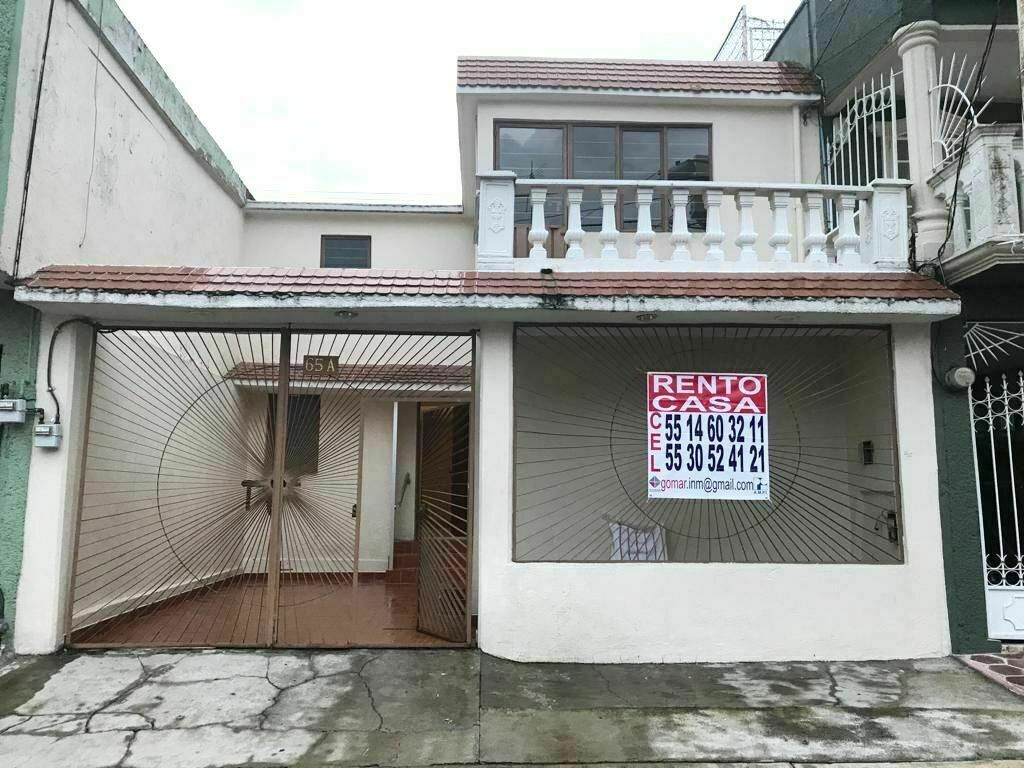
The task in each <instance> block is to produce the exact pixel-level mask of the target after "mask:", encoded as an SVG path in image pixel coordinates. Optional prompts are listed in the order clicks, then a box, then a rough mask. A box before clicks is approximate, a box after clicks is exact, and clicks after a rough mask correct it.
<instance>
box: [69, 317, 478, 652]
mask: <svg viewBox="0 0 1024 768" xmlns="http://www.w3.org/2000/svg"><path fill="white" fill-rule="evenodd" d="M472 372H473V340H472V337H470V336H460V335H429V334H387V333H325V332H308V333H307V332H292V331H283V332H277V331H262V330H254V331H236V330H232V331H207V330H203V331H199V330H189V331H182V330H151V329H116V330H104V331H100V332H99V333H98V334H97V341H96V350H95V358H94V366H93V376H92V381H91V391H90V406H89V414H88V437H87V446H86V456H85V464H84V469H83V477H82V490H81V498H80V504H79V517H78V527H77V533H76V545H75V558H74V573H73V580H72V594H71V600H70V601H69V606H68V613H69V615H68V627H69V637H68V639H69V641H70V643H71V644H73V645H84V646H88V645H97V646H116V645H151V646H152V645H155V646H196V645H204V646H210V645H215V646H267V645H279V646H324V647H343V646H354V645H423V644H430V643H429V640H430V638H429V637H428V636H427V635H426V634H424V633H423V632H417V631H416V630H417V624H421V625H424V629H425V630H426V631H428V632H430V622H429V621H427V622H424V621H422V620H418V619H419V618H420V617H419V615H420V614H422V613H423V611H424V603H427V604H429V603H430V602H431V600H430V598H429V596H428V599H427V600H423V599H421V600H420V601H418V603H419V604H417V601H416V598H415V587H414V586H412V587H408V588H407V589H408V590H411V591H408V595H410V596H411V602H410V601H406V602H402V599H404V598H402V599H399V598H398V597H396V595H398V594H399V593H398V592H397V591H390V590H391V587H390V585H389V584H388V582H389V579H388V578H387V573H385V572H381V571H380V569H379V568H376V569H373V570H371V571H364V572H363V573H361V565H360V564H361V562H362V561H366V560H367V558H368V557H369V555H368V554H367V553H368V551H369V550H370V548H371V545H372V546H374V547H376V548H377V549H378V550H379V549H380V548H381V547H382V546H390V544H391V540H392V533H393V526H394V514H395V510H394V508H393V507H392V505H393V503H394V495H393V491H394V484H395V471H396V468H395V466H393V465H389V464H388V460H387V459H383V460H382V459H381V458H380V453H381V451H380V450H379V448H380V446H388V445H392V447H394V445H395V443H391V442H389V441H391V440H394V441H397V440H398V435H397V421H389V418H390V416H389V414H391V413H394V414H395V418H396V419H397V408H398V405H397V404H398V403H402V402H410V401H411V402H418V403H448V402H467V403H468V402H471V401H472V382H473V373H472ZM369 410H373V412H375V413H376V414H378V418H377V419H376V420H375V421H373V420H371V419H369V418H368V417H367V413H368V412H369ZM467 412H468V406H467ZM374 430H375V431H374ZM413 439H415V438H413ZM367 441H370V442H372V443H373V444H375V445H376V446H377V447H378V450H377V452H376V453H375V454H374V455H373V456H372V457H371V458H370V459H367V461H373V462H376V464H375V465H374V466H364V459H363V446H364V443H366V442H367ZM394 454H395V451H394V450H392V455H394ZM395 460H396V459H392V461H395ZM467 461H468V456H467ZM365 477H372V478H374V485H373V487H372V488H369V489H364V488H363V487H362V484H363V479H364V478H365ZM380 478H385V481H384V482H381V481H380ZM388 484H390V487H388ZM368 499H369V500H370V501H369V503H368V504H367V503H366V502H367V500H368ZM364 505H365V506H367V509H366V510H364V509H362V506H364ZM465 517H466V521H467V522H466V524H467V525H468V519H469V510H468V497H467V504H466V510H465ZM361 536H362V537H363V538H364V539H366V541H364V542H363V543H362V545H361V542H360V539H361ZM417 538H419V536H417ZM381 542H383V544H382V543H381ZM461 547H462V548H463V550H464V551H461V552H460V553H459V555H458V557H457V558H456V560H455V561H453V562H454V564H453V565H452V567H450V568H446V569H442V570H440V571H438V572H437V574H436V575H435V576H434V577H433V578H432V581H431V588H432V589H436V590H438V593H439V594H444V595H448V594H452V593H454V594H458V595H462V596H463V599H462V602H461V604H460V605H452V606H449V610H450V611H451V610H453V611H456V612H458V613H459V616H460V617H461V618H462V623H463V626H466V627H468V620H467V619H466V611H467V603H466V600H465V599H464V598H465V596H466V595H468V588H467V586H466V585H467V584H468V579H469V538H468V537H463V538H462V539H461ZM390 556H391V553H390V552H388V553H387V557H390ZM370 559H371V560H372V559H373V558H370ZM374 562H377V560H374ZM398 589H399V588H398V587H395V590H398ZM385 590H388V591H385ZM453 590H454V592H453ZM410 612H411V615H410ZM403 621H404V622H405V623H404V624H402V626H398V624H401V623H402V622H403ZM431 634H434V635H439V634H441V633H438V632H436V631H434V632H431ZM443 639H444V640H445V641H447V642H456V643H463V642H467V641H468V639H469V638H468V635H466V634H465V633H463V634H455V635H453V634H451V633H446V634H444V638H443Z"/></svg>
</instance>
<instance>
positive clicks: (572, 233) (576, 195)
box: [565, 189, 583, 259]
mask: <svg viewBox="0 0 1024 768" xmlns="http://www.w3.org/2000/svg"><path fill="white" fill-rule="evenodd" d="M566 201H567V202H568V205H569V226H568V227H567V228H566V230H565V244H566V245H567V246H568V247H567V248H566V249H565V258H567V259H581V258H583V224H582V221H581V217H580V206H581V205H582V204H583V190H582V189H570V190H569V191H568V192H566Z"/></svg>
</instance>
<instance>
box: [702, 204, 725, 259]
mask: <svg viewBox="0 0 1024 768" xmlns="http://www.w3.org/2000/svg"><path fill="white" fill-rule="evenodd" d="M704 203H705V206H706V207H707V210H708V223H707V229H705V231H704V245H706V246H707V250H706V251H705V253H704V266H705V267H706V268H708V269H717V268H718V267H720V266H721V265H722V263H723V262H724V261H725V252H724V251H723V250H722V242H723V241H724V240H725V232H723V231H722V192H721V190H717V189H709V190H707V191H706V192H705V193H704Z"/></svg>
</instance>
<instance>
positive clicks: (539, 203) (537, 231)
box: [526, 188, 548, 261]
mask: <svg viewBox="0 0 1024 768" xmlns="http://www.w3.org/2000/svg"><path fill="white" fill-rule="evenodd" d="M547 197H548V193H547V190H546V189H543V188H534V189H531V190H530V209H531V210H532V211H533V219H532V223H531V225H530V232H529V234H528V235H527V236H526V238H527V239H528V240H529V241H530V245H531V246H533V247H532V248H530V261H538V260H540V261H543V260H544V259H546V258H547V255H548V252H547V251H546V250H545V248H544V243H545V242H546V241H547V239H548V226H547V223H546V222H545V220H544V203H545V201H546V200H547Z"/></svg>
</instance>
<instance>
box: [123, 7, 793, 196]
mask: <svg viewBox="0 0 1024 768" xmlns="http://www.w3.org/2000/svg"><path fill="white" fill-rule="evenodd" d="M118 1H119V3H120V5H121V8H122V9H123V10H124V12H125V14H126V15H127V16H128V18H129V19H130V20H131V21H132V23H133V24H134V25H135V27H136V28H137V29H138V30H139V32H140V33H141V34H142V37H143V39H144V40H145V41H146V43H147V44H148V45H149V47H150V49H151V50H152V51H153V53H154V54H155V55H156V57H157V59H159V61H160V63H161V64H162V65H163V66H164V68H165V69H166V70H167V72H168V74H170V76H171V78H172V79H173V80H174V82H175V84H176V85H177V86H178V89H179V90H180V91H181V93H182V94H183V95H184V96H185V98H186V100H187V101H188V102H189V103H190V104H191V105H192V108H193V109H194V110H195V112H196V114H198V115H199V118H200V119H201V120H202V121H203V123H204V124H205V125H206V127H207V128H208V129H209V130H210V132H211V133H212V134H213V136H214V138H215V139H216V140H217V142H218V143H219V144H220V145H221V147H222V148H223V149H224V151H225V152H226V153H227V155H228V157H229V158H231V161H232V163H234V166H235V168H236V169H237V171H238V172H239V174H240V175H241V177H242V179H243V180H244V181H245V183H246V184H247V185H248V186H249V189H250V190H251V191H252V193H253V195H255V196H256V198H257V199H260V200H271V199H276V200H320V201H323V200H334V201H350V200H373V201H389V202H390V201H399V200H400V201H408V202H425V203H457V202H459V190H460V184H459V165H458V151H459V150H458V136H457V132H456V120H455V59H456V57H457V56H459V55H485V56H495V55H508V56H564V57H576V56H585V57H595V58H648V59H710V58H712V57H714V55H715V53H716V51H717V50H718V47H719V45H720V44H721V42H722V40H723V38H724V36H725V34H726V32H727V31H728V29H729V26H730V24H731V23H732V21H733V19H734V17H735V15H736V12H737V11H738V10H739V7H740V5H741V2H740V0H646V1H645V2H642V3H641V2H637V3H614V4H613V3H608V2H602V1H601V0H587V2H577V0H515V2H512V1H511V0H497V2H486V3H485V2H482V0H457V1H455V2H447V1H446V0H435V1H434V2H423V1H422V0H420V1H419V2H416V1H411V2H410V1H407V0H368V1H359V2H355V1H352V0H175V1H174V2H168V0H118ZM797 5H798V0H748V2H747V7H748V11H749V13H751V14H752V15H756V16H762V17H767V18H778V19H788V18H789V16H790V15H791V13H792V11H793V10H794V9H795V8H796V6H797Z"/></svg>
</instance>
